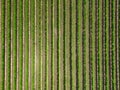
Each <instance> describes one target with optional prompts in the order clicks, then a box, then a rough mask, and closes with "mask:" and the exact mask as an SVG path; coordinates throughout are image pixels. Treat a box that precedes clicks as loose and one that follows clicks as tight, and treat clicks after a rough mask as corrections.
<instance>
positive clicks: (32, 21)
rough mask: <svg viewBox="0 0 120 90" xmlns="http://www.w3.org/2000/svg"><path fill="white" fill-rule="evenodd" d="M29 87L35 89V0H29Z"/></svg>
mask: <svg viewBox="0 0 120 90" xmlns="http://www.w3.org/2000/svg"><path fill="white" fill-rule="evenodd" d="M30 6H31V7H29V8H30V40H31V43H30V44H31V49H30V50H31V89H33V90H34V89H35V74H34V73H35V0H30Z"/></svg>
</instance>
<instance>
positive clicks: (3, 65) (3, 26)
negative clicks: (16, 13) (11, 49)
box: [0, 0, 5, 90]
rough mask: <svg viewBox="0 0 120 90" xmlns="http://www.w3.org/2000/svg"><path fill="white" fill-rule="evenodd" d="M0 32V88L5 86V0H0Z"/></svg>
mask: <svg viewBox="0 0 120 90" xmlns="http://www.w3.org/2000/svg"><path fill="white" fill-rule="evenodd" d="M1 9H2V10H1V34H2V39H1V40H2V42H1V43H2V47H1V48H2V53H1V63H2V64H1V65H2V72H1V73H2V76H1V79H2V80H1V81H2V82H1V87H0V88H1V90H4V87H5V77H4V76H5V0H1Z"/></svg>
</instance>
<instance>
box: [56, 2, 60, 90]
mask: <svg viewBox="0 0 120 90" xmlns="http://www.w3.org/2000/svg"><path fill="white" fill-rule="evenodd" d="M59 9H60V1H59V0H57V90H59V89H60V87H59V84H60V74H59V73H60V35H59V34H60V10H59Z"/></svg>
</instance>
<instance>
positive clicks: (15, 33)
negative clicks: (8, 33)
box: [12, 0, 17, 90]
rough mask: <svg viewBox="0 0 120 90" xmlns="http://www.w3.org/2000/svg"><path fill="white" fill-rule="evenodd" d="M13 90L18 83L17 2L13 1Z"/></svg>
mask: <svg viewBox="0 0 120 90" xmlns="http://www.w3.org/2000/svg"><path fill="white" fill-rule="evenodd" d="M13 4H14V6H13V7H14V8H13V34H12V35H13V72H14V73H13V90H16V86H17V84H16V82H17V1H16V0H14V1H13Z"/></svg>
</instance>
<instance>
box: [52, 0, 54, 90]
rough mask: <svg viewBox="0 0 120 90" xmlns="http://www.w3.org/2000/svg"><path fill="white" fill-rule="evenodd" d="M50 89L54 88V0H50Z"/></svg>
mask: <svg viewBox="0 0 120 90" xmlns="http://www.w3.org/2000/svg"><path fill="white" fill-rule="evenodd" d="M51 30H52V31H51V39H52V40H51V90H54V0H51Z"/></svg>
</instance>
